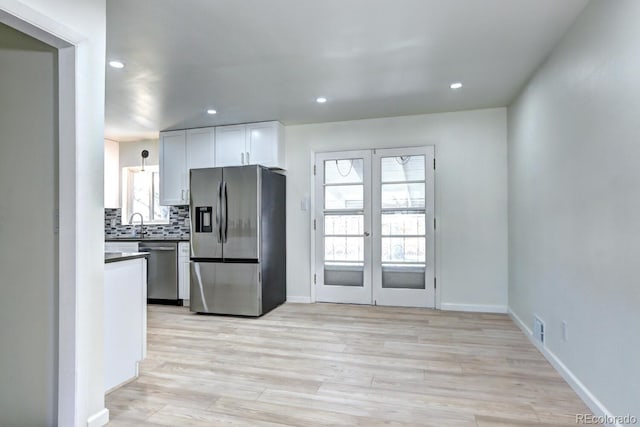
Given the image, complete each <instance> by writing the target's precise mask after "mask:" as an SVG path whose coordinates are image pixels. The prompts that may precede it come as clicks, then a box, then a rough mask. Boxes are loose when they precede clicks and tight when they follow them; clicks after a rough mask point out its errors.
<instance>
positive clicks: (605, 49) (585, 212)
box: [508, 0, 640, 417]
mask: <svg viewBox="0 0 640 427" xmlns="http://www.w3.org/2000/svg"><path fill="white" fill-rule="evenodd" d="M638 17H640V2H638V1H635V0H618V1H592V2H591V3H590V4H589V5H588V6H587V8H586V9H585V10H584V12H583V13H582V15H580V16H579V18H578V19H577V21H576V22H575V24H574V25H573V27H572V28H571V29H570V30H569V32H568V33H567V35H566V36H565V38H564V39H563V40H562V41H561V43H560V44H559V45H558V46H557V47H556V49H555V51H554V52H553V53H552V55H551V56H550V58H548V60H547V61H546V63H545V64H544V65H543V66H542V68H541V69H540V70H539V71H538V72H537V73H536V74H535V76H534V77H533V78H532V79H531V81H530V82H529V83H528V85H527V86H526V88H525V89H524V92H523V93H522V94H521V95H520V96H519V98H518V99H517V100H516V102H514V104H513V105H512V106H511V107H509V122H508V124H509V249H510V257H509V268H510V270H509V282H510V284H509V306H510V309H511V310H512V311H513V312H514V313H515V315H517V316H518V317H519V318H520V319H521V320H522V322H524V323H525V324H526V325H527V326H528V327H529V328H531V326H532V318H533V315H534V313H537V314H538V315H539V316H540V317H541V318H542V319H543V320H544V321H545V322H546V346H547V349H548V351H549V352H551V353H552V354H553V355H555V357H557V358H558V359H559V360H560V361H561V362H562V363H563V364H564V365H565V366H566V367H567V368H568V370H569V371H571V372H572V373H573V374H574V375H575V377H577V379H578V380H579V381H580V382H582V384H583V385H584V386H585V387H586V389H588V390H590V392H591V393H593V396H595V399H596V400H599V401H600V402H601V403H602V404H603V405H604V407H606V408H607V409H608V410H609V411H610V412H611V413H612V414H613V415H625V414H628V413H631V414H634V415H635V416H638V417H640V334H639V333H638V332H639V331H640V281H639V279H638V278H639V277H640V268H639V267H638V265H639V263H638V259H640V125H639V123H640V119H639V115H638V113H639V112H640V85H639V84H638V81H639V80H638V78H639V77H638V76H640V55H639V53H638V52H640V25H638ZM562 321H566V322H567V324H568V332H569V333H568V341H567V342H564V341H563V340H562V336H561V322H562ZM592 406H593V405H592ZM592 409H594V408H593V407H592Z"/></svg>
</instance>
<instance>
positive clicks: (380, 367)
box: [106, 304, 588, 427]
mask: <svg viewBox="0 0 640 427" xmlns="http://www.w3.org/2000/svg"><path fill="white" fill-rule="evenodd" d="M106 405H107V407H108V408H109V410H110V416H111V419H112V423H111V424H110V425H114V426H145V425H148V426H183V425H185V426H216V425H231V426H276V425H281V426H311V425H313V426H316V425H317V426H330V425H335V426H340V425H353V426H382V425H384V426H477V427H489V426H495V427H504V426H514V427H517V426H537V427H550V426H564V425H571V424H574V422H573V421H574V420H575V414H577V413H588V409H587V408H586V406H585V405H584V403H583V402H582V401H580V399H579V398H578V396H577V395H576V394H575V393H574V392H573V391H572V390H571V389H570V388H569V386H568V385H567V384H566V383H565V382H564V380H563V379H562V378H561V377H560V375H558V373H557V372H556V371H555V370H554V369H553V368H552V367H551V366H550V365H549V363H548V362H547V361H546V360H545V359H544V357H542V355H541V354H540V353H539V352H538V351H537V350H536V349H535V347H533V346H532V345H531V344H530V343H529V341H528V340H527V338H526V337H525V336H524V335H523V334H522V333H521V332H520V330H519V329H518V328H517V327H516V326H515V325H514V324H513V322H512V321H511V320H510V319H509V318H508V317H507V316H505V315H497V314H482V313H461V312H442V311H434V310H425V309H416V308H400V307H379V306H378V307H372V306H357V305H344V304H285V305H283V306H281V307H278V308H277V309H276V310H274V311H272V312H270V313H268V314H267V315H265V316H263V317H261V318H257V319H256V318H243V317H233V316H204V315H194V314H192V313H190V312H189V310H188V309H186V308H184V307H170V306H155V305H150V306H148V356H147V359H146V360H145V361H144V362H143V363H142V364H141V365H140V377H139V378H138V379H137V380H135V381H133V382H131V383H129V384H127V385H125V386H123V387H121V388H119V389H117V390H115V391H113V392H111V393H110V394H109V395H107V397H106Z"/></svg>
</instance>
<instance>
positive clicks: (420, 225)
mask: <svg viewBox="0 0 640 427" xmlns="http://www.w3.org/2000/svg"><path fill="white" fill-rule="evenodd" d="M424 224H425V215H424V214H423V213H411V212H403V211H399V212H393V213H383V214H382V235H383V236H389V235H396V236H398V235H421V236H424V234H425V228H424Z"/></svg>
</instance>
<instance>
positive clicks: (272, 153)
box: [245, 122, 285, 169]
mask: <svg viewBox="0 0 640 427" xmlns="http://www.w3.org/2000/svg"><path fill="white" fill-rule="evenodd" d="M246 138H247V140H246V150H247V154H246V156H247V157H246V158H245V164H250V165H263V166H266V167H269V168H277V169H284V168H285V164H284V129H283V128H282V125H281V124H280V123H278V122H264V123H250V124H248V125H247V134H246Z"/></svg>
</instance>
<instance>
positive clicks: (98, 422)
mask: <svg viewBox="0 0 640 427" xmlns="http://www.w3.org/2000/svg"><path fill="white" fill-rule="evenodd" d="M108 422H109V410H108V409H107V408H103V409H102V410H101V411H99V412H97V413H95V414H93V415H92V416H90V417H89V418H88V419H87V427H102V426H105V425H107V423H108Z"/></svg>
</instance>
